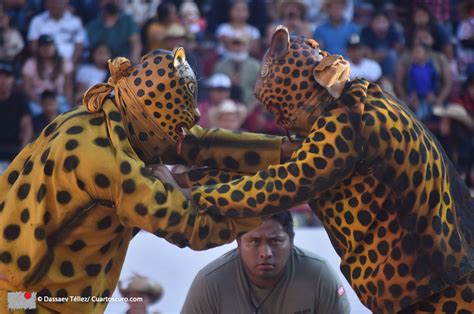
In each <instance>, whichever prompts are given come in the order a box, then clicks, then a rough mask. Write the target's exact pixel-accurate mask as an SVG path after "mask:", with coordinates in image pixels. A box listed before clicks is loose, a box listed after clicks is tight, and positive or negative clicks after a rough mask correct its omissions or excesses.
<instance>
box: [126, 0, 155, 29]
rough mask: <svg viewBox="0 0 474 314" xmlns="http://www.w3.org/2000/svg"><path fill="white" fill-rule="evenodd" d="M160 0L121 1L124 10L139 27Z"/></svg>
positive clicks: (153, 11) (150, 14) (150, 15)
mask: <svg viewBox="0 0 474 314" xmlns="http://www.w3.org/2000/svg"><path fill="white" fill-rule="evenodd" d="M160 2H161V0H145V1H144V0H125V1H123V8H124V12H125V13H126V14H128V15H130V16H131V17H132V18H133V21H134V22H135V24H137V25H138V26H139V27H141V26H142V25H143V24H144V23H145V22H146V21H148V20H149V19H151V18H152V17H153V16H154V14H155V12H156V8H157V7H158V5H159V4H160Z"/></svg>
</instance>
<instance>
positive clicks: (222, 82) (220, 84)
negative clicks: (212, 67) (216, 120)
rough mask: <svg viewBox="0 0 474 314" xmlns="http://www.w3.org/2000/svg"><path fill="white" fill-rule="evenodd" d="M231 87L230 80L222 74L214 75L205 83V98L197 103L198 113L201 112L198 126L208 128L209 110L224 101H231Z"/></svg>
mask: <svg viewBox="0 0 474 314" xmlns="http://www.w3.org/2000/svg"><path fill="white" fill-rule="evenodd" d="M231 86H232V82H231V81H230V78H229V77H228V76H227V75H225V74H224V73H215V74H213V75H212V76H211V77H210V78H209V79H208V80H207V81H206V83H205V85H204V87H205V88H206V89H205V90H204V91H205V92H206V93H205V94H206V96H205V97H204V99H203V100H202V101H200V102H199V111H200V112H201V119H199V125H201V126H203V127H206V128H208V127H210V123H211V122H210V121H209V111H210V110H211V108H214V107H217V106H218V105H219V104H220V103H222V102H223V101H224V100H229V99H231V98H230V88H231Z"/></svg>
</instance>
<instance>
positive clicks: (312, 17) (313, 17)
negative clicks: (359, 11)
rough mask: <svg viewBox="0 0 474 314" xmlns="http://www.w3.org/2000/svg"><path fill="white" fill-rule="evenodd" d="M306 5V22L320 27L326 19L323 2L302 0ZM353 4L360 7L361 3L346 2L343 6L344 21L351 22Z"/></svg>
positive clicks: (319, 0) (350, 0)
mask: <svg viewBox="0 0 474 314" xmlns="http://www.w3.org/2000/svg"><path fill="white" fill-rule="evenodd" d="M304 1H305V3H306V5H307V8H308V9H307V14H308V20H309V21H311V22H314V23H315V25H321V24H322V23H324V22H325V21H326V20H327V18H328V15H327V11H325V10H324V4H325V2H326V1H325V0H304ZM354 2H356V3H358V6H359V7H360V5H361V4H360V2H361V1H354V0H348V1H346V5H345V6H344V11H343V13H342V14H343V16H344V19H345V20H346V21H352V20H353V18H354Z"/></svg>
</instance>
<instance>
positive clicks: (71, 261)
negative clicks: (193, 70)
mask: <svg viewBox="0 0 474 314" xmlns="http://www.w3.org/2000/svg"><path fill="white" fill-rule="evenodd" d="M169 56H171V57H169ZM175 56H176V54H175ZM158 57H160V59H156V58H158ZM155 59H156V60H155ZM142 62H143V63H142V65H140V66H138V67H137V68H136V69H135V70H132V71H128V70H127V69H126V68H122V70H125V71H122V70H120V69H118V68H119V67H120V66H123V65H124V63H123V62H119V63H118V65H119V67H114V64H115V65H117V63H114V64H111V66H112V70H113V71H111V72H113V73H115V74H113V78H114V80H115V81H114V82H110V84H111V85H113V88H112V89H113V90H114V92H115V100H113V99H111V98H110V97H105V98H103V100H102V102H99V101H98V102H95V105H97V104H98V105H99V107H96V108H95V109H94V110H91V108H89V107H84V106H83V107H80V108H76V109H74V110H72V111H70V112H67V113H65V114H63V115H60V116H59V117H57V118H56V119H55V120H54V121H53V122H52V123H51V124H50V125H48V126H47V127H46V128H45V129H44V130H43V132H42V133H41V135H40V136H39V137H38V138H37V139H36V141H35V142H33V143H31V144H29V145H27V146H26V147H25V148H24V149H23V150H22V151H21V152H20V153H19V155H18V156H17V157H16V158H15V160H14V161H13V162H12V164H11V165H10V166H9V167H8V169H7V170H6V171H5V173H4V174H3V175H2V176H1V177H0V312H1V313H3V312H5V311H6V307H7V305H6V293H7V292H8V291H31V292H37V293H38V295H41V296H51V297H67V296H84V297H91V296H96V297H98V298H100V297H104V299H99V300H105V297H109V296H111V295H112V293H113V291H114V289H115V287H116V283H117V280H118V278H119V275H120V270H121V268H122V264H123V261H124V258H125V254H126V251H127V247H128V244H129V241H130V240H131V238H132V236H133V232H134V230H138V228H140V229H143V230H146V231H149V232H152V233H154V234H155V235H157V236H159V237H163V238H165V239H166V240H167V241H169V242H171V243H173V244H175V245H177V246H180V247H183V246H189V247H191V248H193V249H196V250H203V249H207V248H210V247H213V246H216V245H220V244H223V243H228V242H231V241H232V240H233V239H234V238H235V237H236V236H237V234H238V233H239V232H244V231H246V230H249V229H251V228H253V227H255V226H256V225H257V224H259V223H260V222H261V220H260V219H245V220H244V219H228V218H226V217H218V216H213V215H209V214H206V215H199V216H197V215H196V214H195V208H193V207H192V206H191V204H190V202H189V201H188V200H187V199H186V198H185V197H184V196H183V195H182V194H181V193H180V192H179V191H178V189H175V188H174V187H173V186H172V185H171V184H169V183H166V182H162V181H161V180H159V179H157V178H155V177H153V176H152V175H151V173H150V171H149V170H148V168H146V167H145V162H144V161H143V160H142V159H141V158H140V156H139V155H138V153H137V152H136V148H140V147H142V148H143V150H146V149H148V148H146V147H145V146H146V145H143V144H136V141H138V140H141V141H142V142H144V143H147V144H148V146H149V148H150V150H149V151H148V152H145V153H143V156H144V157H145V158H147V159H148V158H150V159H153V158H154V157H155V156H158V157H160V158H161V157H163V159H164V160H171V159H172V158H173V157H169V156H173V155H175V154H174V148H173V147H172V142H173V141H174V140H176V139H177V138H178V137H179V136H175V133H174V132H175V128H173V127H172V128H171V129H170V128H169V127H168V126H173V123H179V122H177V121H175V119H176V118H173V119H170V118H167V117H166V115H168V113H167V114H166V115H164V116H163V119H164V120H166V123H165V125H164V127H165V126H166V128H168V129H167V130H168V131H167V132H169V133H168V135H169V140H167V139H166V138H165V136H164V135H162V134H160V136H162V137H163V142H165V143H161V142H156V141H150V138H155V139H156V138H157V137H155V136H154V134H157V131H156V129H155V128H154V126H153V125H150V126H149V127H148V129H147V124H143V125H135V124H134V123H135V122H136V121H138V120H139V119H138V118H137V119H135V118H130V115H132V114H133V115H134V116H135V117H136V116H139V114H136V113H135V112H133V113H131V111H132V110H134V109H132V106H135V105H136V104H134V105H132V104H131V103H130V102H132V101H134V99H133V98H132V97H131V96H130V97H129V98H127V99H128V101H129V102H121V101H122V100H123V99H125V98H122V99H118V98H119V97H118V96H117V95H120V93H124V92H128V89H127V88H125V87H127V86H129V85H126V82H119V81H120V80H132V81H135V79H136V78H135V77H133V72H134V71H137V73H143V74H144V76H141V75H139V76H137V77H142V79H141V82H142V83H140V84H136V86H135V87H134V88H138V89H139V90H143V91H144V93H145V94H146V95H147V97H151V96H150V94H151V93H156V95H157V97H162V98H164V99H166V98H168V96H166V95H167V93H168V92H170V93H171V94H172V99H178V100H177V101H176V103H175V105H176V106H177V107H178V108H181V109H182V110H183V111H184V113H182V114H181V115H182V116H183V117H184V116H185V118H184V119H183V121H185V122H186V121H188V122H186V123H188V124H189V125H186V126H187V127H188V128H189V127H192V124H193V123H194V122H193V121H192V119H194V117H193V116H192V113H187V111H188V110H190V109H191V110H190V111H192V109H193V107H192V106H191V107H190V109H189V108H187V107H186V106H182V104H183V103H184V104H186V102H182V101H181V100H179V97H184V94H183V93H184V91H182V92H181V93H178V92H177V90H180V88H182V87H183V86H182V85H183V84H186V82H185V81H183V82H182V83H180V77H179V75H180V74H179V73H180V72H179V71H174V70H173V68H174V65H173V62H174V60H173V54H172V53H171V52H163V51H158V52H155V53H152V54H151V55H149V56H148V57H146V58H144V59H143V60H142ZM147 62H148V63H149V62H155V63H154V65H153V66H151V65H150V64H148V65H144V64H146V63H147ZM181 65H182V62H180V65H179V66H181ZM145 67H146V68H147V69H144V68H145ZM117 69H118V70H120V71H118V70H117ZM161 69H165V71H166V73H168V74H170V75H168V74H166V75H160V74H158V76H156V75H155V74H153V76H152V77H150V80H151V79H152V78H153V80H152V82H153V84H154V86H149V83H147V82H148V80H145V79H144V78H145V77H146V76H147V74H146V71H148V70H153V72H154V73H161ZM116 70H117V71H116ZM114 71H115V72H114ZM120 73H121V74H120ZM127 73H128V74H127ZM120 75H124V76H122V77H120ZM127 75H128V76H127ZM130 75H132V77H130ZM176 75H177V76H178V77H176ZM163 82H166V84H167V86H168V87H167V89H166V90H165V91H163V92H162V91H161V90H160V89H161V87H157V86H160V84H162V83H163ZM172 82H175V83H172ZM137 83H138V81H137ZM121 84H123V85H121ZM163 84H164V83H163ZM117 86H118V87H117ZM124 86H125V87H124ZM109 89H110V86H99V87H96V88H95V90H96V91H98V92H99V93H98V94H94V93H92V94H88V95H89V96H90V97H92V98H95V99H99V98H100V97H102V96H103V95H104V94H105V91H106V90H109ZM186 89H189V87H186ZM93 90H94V89H93ZM158 93H161V94H160V95H159V96H158ZM174 93H176V95H174ZM140 94H141V93H140V92H138V97H140V96H139V95H140ZM187 97H188V98H187V99H191V98H189V97H191V96H187ZM89 99H91V98H89ZM147 99H148V98H147ZM117 100H118V101H117ZM156 101H159V100H156ZM172 101H175V100H172ZM190 102H191V105H192V104H194V103H193V102H192V100H190ZM121 105H124V106H127V108H125V109H126V110H124V108H120V106H121ZM144 105H145V106H148V105H147V104H146V103H145V104H144ZM153 106H155V108H157V109H153V111H154V112H162V111H160V110H159V109H161V108H160V106H157V105H156V103H155V104H153ZM166 106H167V104H166V102H165V107H166ZM135 107H137V106H135ZM137 108H138V107H137ZM145 108H147V107H145ZM150 111H151V110H150ZM164 112H166V111H164ZM171 112H173V110H172V111H171ZM176 113H177V112H176ZM126 115H128V116H126ZM152 115H153V116H154V117H155V118H156V119H158V118H157V115H154V114H152ZM145 116H146V117H147V118H144V119H145V121H146V120H147V119H150V118H149V116H148V113H147V112H145V113H144V114H143V115H142V117H145ZM177 116H178V117H179V116H180V114H179V113H177ZM158 122H159V120H158ZM159 125H161V122H159ZM132 129H133V130H135V131H136V132H137V133H136V134H137V137H134V136H131V135H130V133H131V132H132ZM141 132H147V133H146V134H145V135H148V136H149V137H146V136H145V135H143V134H141ZM232 136H233V135H232V133H230V132H220V131H218V130H215V131H212V136H211V135H209V132H207V131H206V130H203V129H200V128H191V130H190V136H189V137H188V139H187V140H185V141H184V143H183V156H182V158H181V160H182V161H185V162H187V163H193V162H196V163H197V164H198V165H202V164H203V163H204V162H205V161H209V160H213V161H214V163H216V164H225V163H226V162H225V161H226V160H227V159H226V157H227V155H226V152H229V151H228V150H226V148H224V149H223V150H222V151H223V152H224V153H219V151H220V150H219V149H218V150H217V153H216V152H213V153H211V152H209V151H207V150H206V149H201V147H206V146H208V145H209V143H211V144H212V145H214V146H218V145H219V143H222V142H226V140H225V138H232ZM247 141H250V142H252V143H254V144H256V146H248V145H247V144H246V142H247ZM134 143H135V144H136V146H135V145H134ZM261 145H262V146H266V147H267V149H266V150H263V151H262V152H259V153H256V155H255V156H256V157H258V162H257V163H256V164H255V163H254V164H251V165H247V164H245V163H242V164H241V165H240V166H241V167H242V169H244V170H245V169H247V170H249V171H251V170H252V169H254V168H255V167H257V166H259V167H265V166H267V165H268V164H270V163H277V162H279V159H280V149H281V138H268V137H266V136H258V135H255V136H251V135H244V136H243V138H242V141H241V144H240V147H241V148H242V154H244V155H245V154H251V155H253V154H254V153H255V151H256V149H257V148H258V147H259V146H261ZM155 146H156V147H159V149H158V152H161V154H162V155H160V154H157V155H154V154H153V153H150V152H156V151H157V150H155V149H154V147H155ZM246 147H248V150H246V149H245V148H246ZM190 156H192V157H193V158H192V159H190V158H188V157H190ZM193 159H194V160H193ZM227 162H228V160H227ZM106 305H107V302H92V301H90V302H65V303H58V302H48V303H45V302H38V311H39V312H46V313H47V312H54V311H56V312H60V313H101V312H103V311H104V309H105V307H106Z"/></svg>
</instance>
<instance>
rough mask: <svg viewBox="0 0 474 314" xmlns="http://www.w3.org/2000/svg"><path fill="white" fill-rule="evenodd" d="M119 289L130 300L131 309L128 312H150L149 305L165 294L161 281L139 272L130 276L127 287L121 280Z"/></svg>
mask: <svg viewBox="0 0 474 314" xmlns="http://www.w3.org/2000/svg"><path fill="white" fill-rule="evenodd" d="M118 289H119V291H120V294H121V295H122V296H123V297H125V298H127V299H128V300H129V301H128V306H129V309H128V310H127V312H126V314H144V313H148V312H147V309H148V307H149V306H150V305H152V304H154V303H156V302H158V301H159V300H160V299H161V297H162V296H163V287H162V286H161V285H160V284H159V283H157V282H153V281H152V280H150V279H149V278H147V277H144V276H140V275H138V274H135V275H134V276H133V277H132V278H130V280H129V282H128V285H127V286H126V287H124V286H123V283H122V282H121V281H119V283H118ZM137 298H140V299H139V300H138V299H137Z"/></svg>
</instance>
